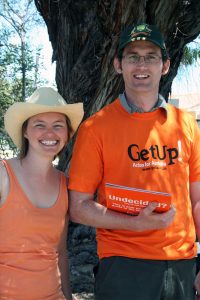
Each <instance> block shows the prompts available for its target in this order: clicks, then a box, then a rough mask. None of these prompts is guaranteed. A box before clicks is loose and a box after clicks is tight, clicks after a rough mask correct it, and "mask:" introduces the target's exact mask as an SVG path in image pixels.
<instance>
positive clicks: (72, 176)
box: [68, 123, 103, 193]
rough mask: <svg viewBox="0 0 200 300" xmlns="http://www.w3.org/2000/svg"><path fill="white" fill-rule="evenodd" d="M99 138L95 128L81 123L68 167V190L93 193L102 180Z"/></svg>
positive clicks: (100, 143)
mask: <svg viewBox="0 0 200 300" xmlns="http://www.w3.org/2000/svg"><path fill="white" fill-rule="evenodd" d="M102 177H103V159H102V142H101V138H100V137H99V135H98V134H97V132H95V128H94V127H93V126H92V128H91V127H90V126H88V123H83V124H82V125H81V126H80V128H79V131H78V135H77V138H76V142H75V145H74V150H73V153H72V160H71V165H70V169H69V185H68V188H69V189H70V190H75V191H79V192H85V193H94V192H95V191H96V189H97V188H98V186H99V184H100V183H101V181H102Z"/></svg>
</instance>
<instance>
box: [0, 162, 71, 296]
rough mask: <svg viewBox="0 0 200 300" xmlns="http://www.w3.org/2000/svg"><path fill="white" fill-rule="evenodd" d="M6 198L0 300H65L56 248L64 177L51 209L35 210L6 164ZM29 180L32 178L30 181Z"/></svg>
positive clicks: (1, 213) (0, 232)
mask: <svg viewBox="0 0 200 300" xmlns="http://www.w3.org/2000/svg"><path fill="white" fill-rule="evenodd" d="M3 163H4V165H5V167H6V169H7V172H8V175H9V179H10V191H9V194H8V197H7V199H6V201H5V203H4V204H3V206H2V207H0V299H2V300H3V299H4V300H44V299H45V300H64V299H65V297H64V295H63V293H62V291H61V280H60V273H59V270H58V266H57V262H58V253H57V246H58V243H59V240H60V235H61V232H62V231H63V228H64V224H65V216H66V213H67V209H68V195H67V192H66V178H65V176H64V174H61V179H60V189H59V195H58V198H57V200H56V202H55V204H54V205H53V206H51V207H50V208H38V207H35V206H34V205H33V204H32V203H31V202H30V201H29V200H28V198H27V196H26V195H25V194H24V192H23V190H22V188H21V187H20V184H19V182H18V180H17V177H16V175H15V174H14V172H13V170H12V168H11V166H10V165H9V163H8V162H7V161H3ZM30 180H31V178H30Z"/></svg>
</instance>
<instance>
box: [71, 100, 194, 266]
mask: <svg viewBox="0 0 200 300" xmlns="http://www.w3.org/2000/svg"><path fill="white" fill-rule="evenodd" d="M199 149H200V132H199V129H198V126H197V124H196V121H195V120H194V118H193V117H192V115H190V114H189V113H186V112H184V111H182V110H179V109H177V108H175V107H173V106H171V105H168V110H167V112H166V111H165V110H164V109H162V108H159V109H157V110H155V111H153V112H148V113H133V114H130V113H128V112H127V111H125V109H124V108H123V107H122V105H121V104H120V101H119V99H117V100H116V101H114V102H113V103H111V104H110V105H107V106H106V107H105V108H104V109H102V110H101V111H99V112H98V113H96V114H95V115H93V116H92V117H90V118H89V119H88V120H86V121H85V122H84V123H83V124H82V125H81V127H80V128H79V132H78V136H77V141H76V144H75V148H74V152H73V156H72V162H71V167H70V171H69V186H68V188H69V189H71V190H76V191H79V192H86V193H94V192H95V191H96V189H97V190H98V202H99V203H101V204H102V205H104V206H106V201H105V185H106V184H110V185H120V186H126V187H131V188H136V189H143V190H150V191H157V192H163V193H167V194H170V195H171V199H172V200H171V201H172V203H173V205H174V206H175V208H176V211H177V213H176V216H175V219H174V221H173V223H172V224H171V225H170V226H169V227H168V228H166V229H162V230H151V231H150V230H149V231H143V232H135V231H128V230H106V229H101V228H99V229H98V230H97V240H98V254H99V257H100V258H102V257H108V256H114V255H115V256H127V257H133V258H144V259H158V260H160V259H161V260H163V259H164V260H165V259H166V260H167V259H170V260H173V259H187V258H192V257H194V256H195V254H196V245H195V238H196V235H195V228H194V223H193V218H192V210H191V201H190V196H189V181H200V155H199ZM133 218H134V216H133Z"/></svg>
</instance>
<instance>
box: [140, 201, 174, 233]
mask: <svg viewBox="0 0 200 300" xmlns="http://www.w3.org/2000/svg"><path fill="white" fill-rule="evenodd" d="M156 206H157V203H155V202H153V203H150V204H149V205H148V206H147V207H145V208H144V209H142V210H141V211H140V213H139V215H138V216H137V217H136V218H137V229H136V231H144V230H156V229H163V228H166V227H168V226H169V225H170V224H171V223H172V221H173V219H174V217H175V214H176V210H175V208H174V206H172V207H171V208H170V209H169V210H168V211H167V212H164V213H155V212H154V210H155V208H156Z"/></svg>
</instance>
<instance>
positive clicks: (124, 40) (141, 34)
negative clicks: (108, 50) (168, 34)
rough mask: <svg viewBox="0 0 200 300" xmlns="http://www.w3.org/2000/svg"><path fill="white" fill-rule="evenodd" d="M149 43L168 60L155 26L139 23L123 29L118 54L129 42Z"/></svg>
mask: <svg viewBox="0 0 200 300" xmlns="http://www.w3.org/2000/svg"><path fill="white" fill-rule="evenodd" d="M135 41H149V42H152V43H153V44H155V45H157V46H158V47H160V48H161V51H162V55H163V58H168V54H167V49H166V46H165V42H164V38H163V36H162V34H161V33H160V31H159V30H158V28H157V27H156V26H155V25H149V24H145V23H139V24H136V25H132V26H129V27H127V28H125V29H124V30H123V31H122V33H121V35H120V40H119V47H118V54H119V55H121V54H122V51H123V49H124V48H125V47H126V46H127V45H128V44H129V43H131V42H135Z"/></svg>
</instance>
